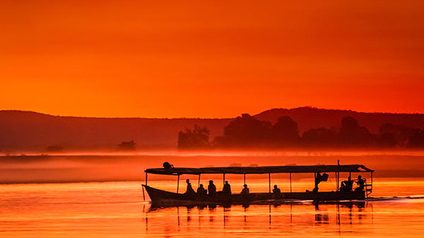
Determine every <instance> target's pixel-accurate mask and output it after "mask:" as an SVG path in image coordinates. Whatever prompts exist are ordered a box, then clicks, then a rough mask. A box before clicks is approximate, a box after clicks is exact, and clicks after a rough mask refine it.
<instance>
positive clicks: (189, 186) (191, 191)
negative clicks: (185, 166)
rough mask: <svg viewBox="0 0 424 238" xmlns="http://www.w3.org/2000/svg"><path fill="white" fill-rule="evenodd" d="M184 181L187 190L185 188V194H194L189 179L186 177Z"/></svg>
mask: <svg viewBox="0 0 424 238" xmlns="http://www.w3.org/2000/svg"><path fill="white" fill-rule="evenodd" d="M186 183H187V190H186V192H185V194H186V195H189V196H194V195H196V192H195V191H194V189H193V187H192V186H191V183H190V179H186Z"/></svg>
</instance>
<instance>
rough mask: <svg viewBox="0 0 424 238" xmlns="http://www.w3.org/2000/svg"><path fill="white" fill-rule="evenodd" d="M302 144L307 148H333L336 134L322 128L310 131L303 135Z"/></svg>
mask: <svg viewBox="0 0 424 238" xmlns="http://www.w3.org/2000/svg"><path fill="white" fill-rule="evenodd" d="M302 143H303V145H305V146H308V147H327V148H329V147H335V146H336V144H337V133H336V132H335V131H333V130H330V129H327V128H324V127H321V128H314V129H310V130H308V131H305V132H304V133H303V136H302Z"/></svg>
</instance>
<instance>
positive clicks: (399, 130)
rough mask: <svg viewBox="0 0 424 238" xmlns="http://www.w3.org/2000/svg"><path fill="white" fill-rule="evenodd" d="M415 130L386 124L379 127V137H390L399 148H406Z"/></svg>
mask: <svg viewBox="0 0 424 238" xmlns="http://www.w3.org/2000/svg"><path fill="white" fill-rule="evenodd" d="M415 131H416V129H414V128H410V127H407V126H403V125H394V124H390V123H386V124H383V125H381V126H380V130H379V133H380V137H381V136H383V135H385V136H386V137H389V136H390V137H392V138H393V139H394V140H395V141H396V145H397V146H399V147H406V146H408V143H409V138H410V137H411V136H412V135H413V134H414V133H415Z"/></svg>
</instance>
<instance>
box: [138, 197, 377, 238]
mask: <svg viewBox="0 0 424 238" xmlns="http://www.w3.org/2000/svg"><path fill="white" fill-rule="evenodd" d="M143 211H144V219H145V222H144V223H145V226H146V232H149V229H151V230H152V232H156V231H157V229H158V227H157V225H158V223H160V224H162V225H164V226H167V227H171V228H168V229H172V227H175V228H176V229H177V230H178V231H181V230H185V231H192V232H194V231H193V229H194V230H196V232H199V233H203V232H212V233H213V232H217V231H218V230H221V231H225V232H227V231H229V230H230V231H231V230H233V231H238V232H241V231H244V232H245V231H248V230H250V231H252V230H254V231H256V232H259V233H261V232H264V229H265V230H268V231H267V232H269V230H274V231H271V232H281V231H280V230H284V231H285V232H290V230H291V229H297V228H298V227H302V226H303V228H307V227H311V226H316V225H321V226H325V225H328V226H331V227H332V228H333V232H335V233H337V232H341V230H342V228H343V226H344V225H348V226H349V227H348V229H353V231H355V229H354V228H352V225H356V224H358V225H360V224H366V223H372V216H373V214H372V212H373V209H372V203H370V202H365V201H360V202H337V203H310V202H308V203H302V202H296V203H284V204H281V203H280V204H271V205H256V204H255V205H245V206H242V205H227V206H179V207H152V206H150V205H147V204H146V205H144V207H143ZM153 220H154V222H151V221H153ZM150 224H155V225H152V226H153V227H150ZM330 230H331V229H330Z"/></svg>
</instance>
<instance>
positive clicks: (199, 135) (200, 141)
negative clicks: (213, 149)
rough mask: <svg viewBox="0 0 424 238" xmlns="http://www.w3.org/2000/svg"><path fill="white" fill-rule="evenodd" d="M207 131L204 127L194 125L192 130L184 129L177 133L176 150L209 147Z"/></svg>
mask: <svg viewBox="0 0 424 238" xmlns="http://www.w3.org/2000/svg"><path fill="white" fill-rule="evenodd" d="M209 133H210V132H209V130H208V129H207V128H206V127H200V126H198V125H194V128H193V129H185V130H184V131H180V132H179V133H178V148H180V149H205V148H208V147H209Z"/></svg>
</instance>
